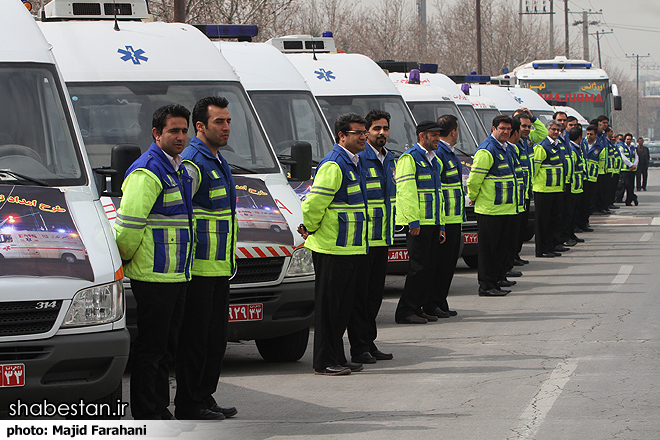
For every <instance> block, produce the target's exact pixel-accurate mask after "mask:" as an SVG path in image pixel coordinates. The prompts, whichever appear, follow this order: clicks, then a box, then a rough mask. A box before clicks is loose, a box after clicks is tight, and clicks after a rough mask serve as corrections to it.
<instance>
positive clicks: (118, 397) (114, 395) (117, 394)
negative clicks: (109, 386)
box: [65, 380, 122, 420]
mask: <svg viewBox="0 0 660 440" xmlns="http://www.w3.org/2000/svg"><path fill="white" fill-rule="evenodd" d="M121 401H122V381H121V380H120V381H119V384H118V385H117V388H115V389H114V390H113V391H112V392H111V393H110V394H108V395H107V396H105V397H101V398H100V399H97V400H94V401H93V402H92V403H94V404H95V405H98V404H107V406H108V407H109V408H110V411H117V410H118V409H119V408H118V405H120V403H117V402H121ZM97 408H100V407H99V406H97ZM104 411H105V410H104ZM65 418H66V419H67V420H121V415H120V414H116V415H106V414H103V415H100V416H88V415H76V416H66V417H65Z"/></svg>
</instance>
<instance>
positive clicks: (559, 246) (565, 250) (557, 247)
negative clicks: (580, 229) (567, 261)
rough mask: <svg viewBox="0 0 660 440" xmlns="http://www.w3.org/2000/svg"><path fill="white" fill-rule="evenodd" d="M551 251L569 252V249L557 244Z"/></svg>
mask: <svg viewBox="0 0 660 440" xmlns="http://www.w3.org/2000/svg"><path fill="white" fill-rule="evenodd" d="M553 251H555V252H568V251H570V249H569V248H567V247H565V246H562V245H560V244H558V245H557V246H555V248H554V249H553ZM557 256H559V255H557Z"/></svg>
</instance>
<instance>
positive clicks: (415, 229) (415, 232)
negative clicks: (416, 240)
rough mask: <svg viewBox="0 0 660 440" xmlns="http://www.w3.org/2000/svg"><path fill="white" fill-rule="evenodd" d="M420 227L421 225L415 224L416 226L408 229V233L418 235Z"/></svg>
mask: <svg viewBox="0 0 660 440" xmlns="http://www.w3.org/2000/svg"><path fill="white" fill-rule="evenodd" d="M421 229H422V227H421V226H417V227H416V228H412V229H408V232H409V233H410V235H414V236H417V235H419V231H420V230H421Z"/></svg>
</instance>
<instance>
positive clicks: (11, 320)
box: [0, 301, 62, 337]
mask: <svg viewBox="0 0 660 440" xmlns="http://www.w3.org/2000/svg"><path fill="white" fill-rule="evenodd" d="M61 307H62V301H16V302H3V303H0V337H2V336H18V335H33V334H38V333H47V332H48V331H50V329H51V328H53V324H55V321H56V320H57V315H58V314H59V312H60V308H61Z"/></svg>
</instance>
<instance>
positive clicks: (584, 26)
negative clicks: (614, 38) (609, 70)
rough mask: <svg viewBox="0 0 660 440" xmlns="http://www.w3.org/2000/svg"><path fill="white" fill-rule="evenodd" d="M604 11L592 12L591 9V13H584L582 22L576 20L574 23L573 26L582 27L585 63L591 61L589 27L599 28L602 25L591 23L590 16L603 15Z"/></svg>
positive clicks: (596, 22) (593, 21) (597, 22)
mask: <svg viewBox="0 0 660 440" xmlns="http://www.w3.org/2000/svg"><path fill="white" fill-rule="evenodd" d="M602 13H603V10H602V9H601V10H600V11H598V12H592V11H591V9H589V11H582V20H576V21H574V22H573V26H579V25H582V50H583V51H584V55H583V56H584V60H585V61H590V57H589V25H592V26H598V25H599V24H600V22H599V21H595V20H592V21H589V15H599V14H602Z"/></svg>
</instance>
